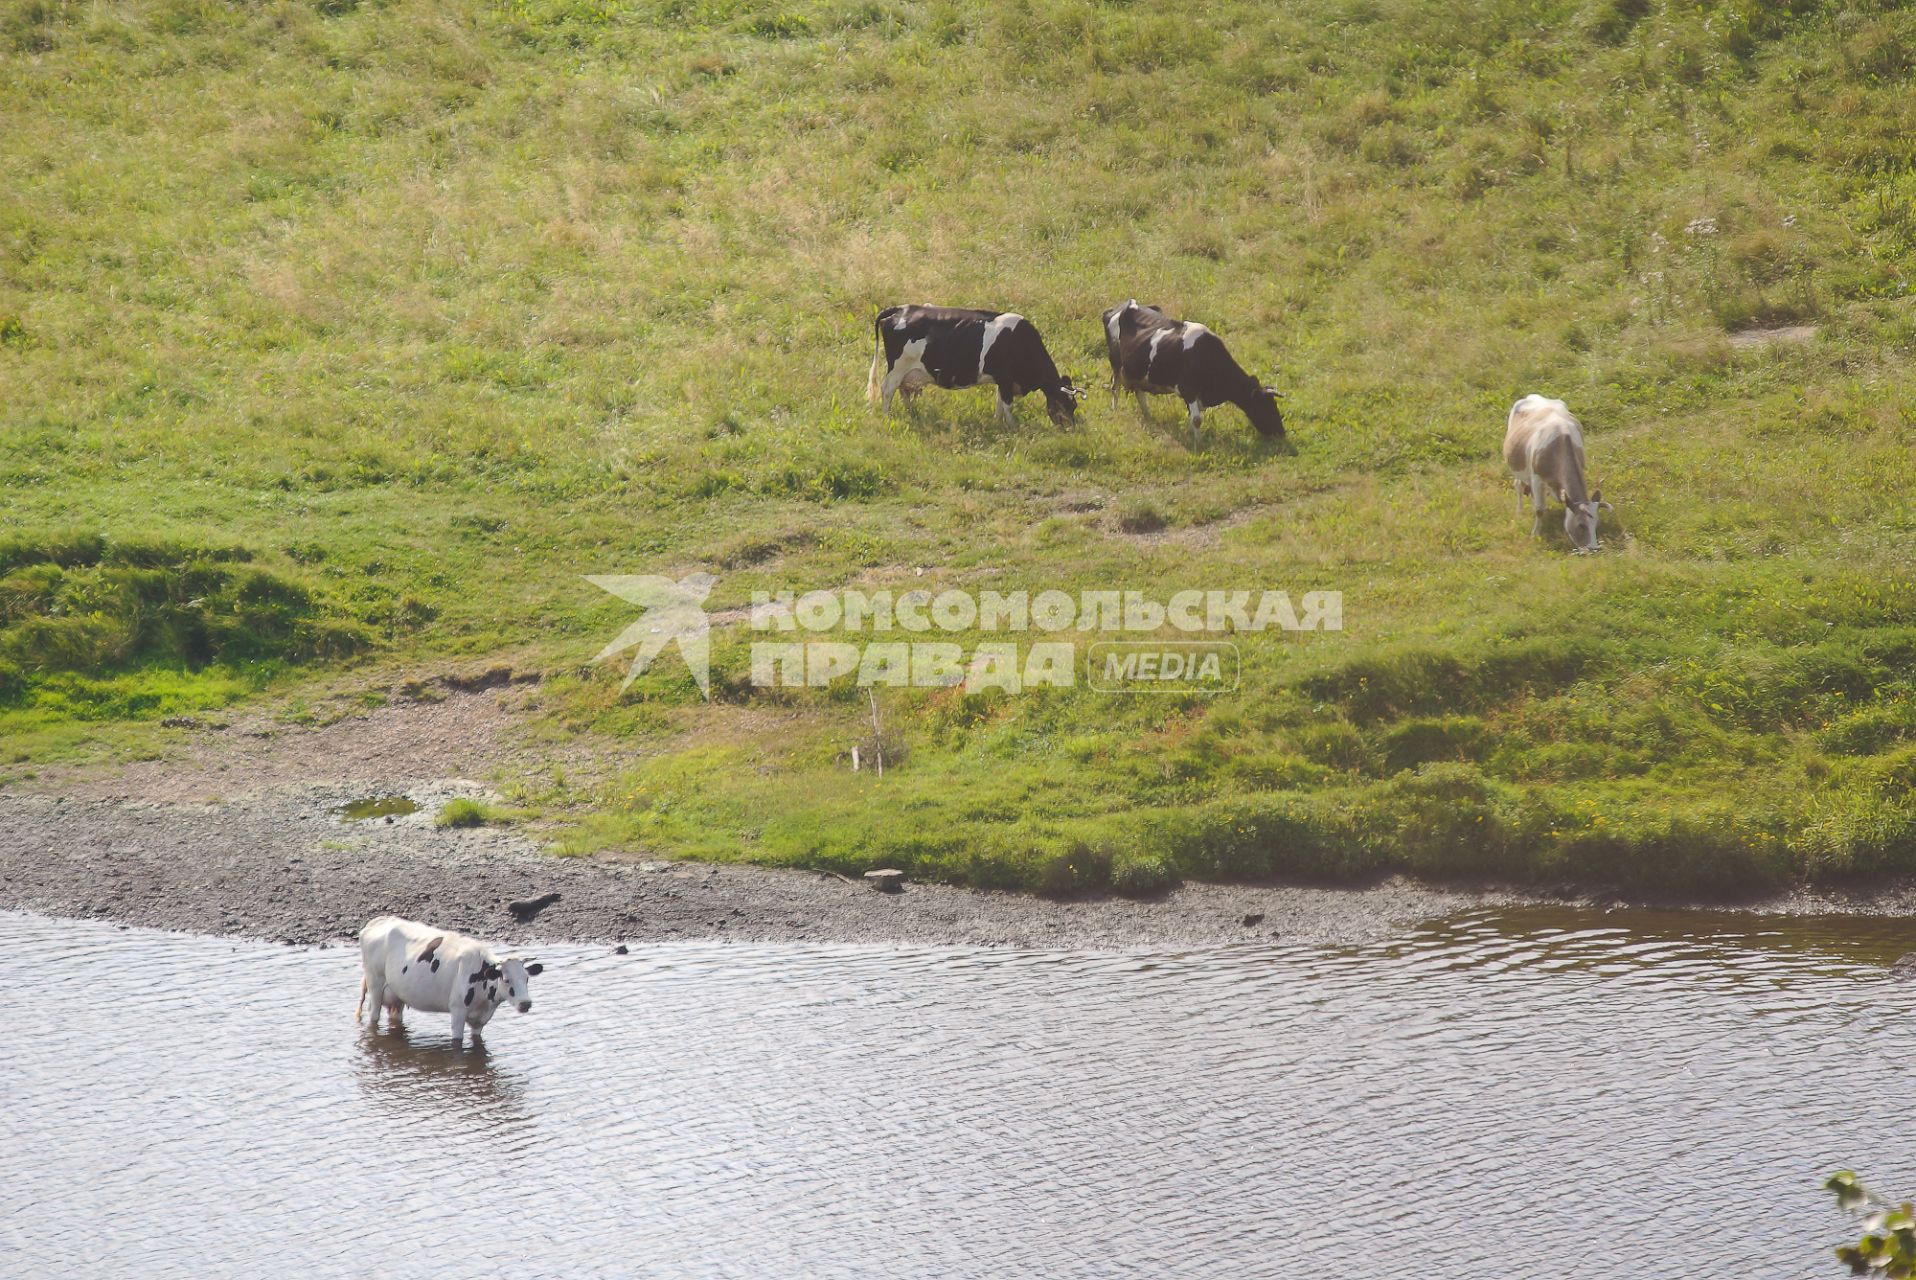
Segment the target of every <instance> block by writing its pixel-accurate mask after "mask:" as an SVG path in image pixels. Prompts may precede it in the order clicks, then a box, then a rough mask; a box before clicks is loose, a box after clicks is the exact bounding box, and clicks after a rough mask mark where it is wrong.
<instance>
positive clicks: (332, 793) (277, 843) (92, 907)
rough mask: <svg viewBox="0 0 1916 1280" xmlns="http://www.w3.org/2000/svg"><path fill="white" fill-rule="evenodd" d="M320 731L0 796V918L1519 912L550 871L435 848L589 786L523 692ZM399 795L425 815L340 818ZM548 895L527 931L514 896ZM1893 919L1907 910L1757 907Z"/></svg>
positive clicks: (1034, 934) (1095, 935) (1122, 923)
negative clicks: (884, 889)
mask: <svg viewBox="0 0 1916 1280" xmlns="http://www.w3.org/2000/svg"><path fill="white" fill-rule="evenodd" d="M445 692H446V696H444V697H438V698H434V699H428V700H424V701H407V702H401V703H398V704H395V705H393V706H389V707H384V708H381V709H378V710H375V711H371V712H368V713H365V714H361V715H356V716H352V717H350V718H347V719H344V720H341V721H339V722H336V723H333V724H330V725H327V726H324V727H318V728H289V727H286V726H282V725H275V724H272V723H270V722H267V721H264V720H252V721H246V720H239V721H235V722H233V723H230V724H227V725H225V726H224V727H221V728H215V727H213V726H210V725H199V726H188V727H185V728H183V729H182V732H181V738H180V742H179V744H178V748H177V750H176V751H175V752H174V753H173V754H171V755H170V756H169V757H167V758H165V759H161V760H155V761H142V762H139V763H136V764H131V765H126V766H120V767H115V768H108V769H86V770H73V769H69V770H57V771H46V772H42V773H40V774H39V775H38V776H36V777H33V778H30V779H26V780H22V781H16V782H14V783H13V784H11V785H10V786H9V787H8V788H7V789H5V790H3V791H0V909H15V910H29V911H40V912H47V913H50V914H56V915H70V916H82V917H93V918H104V919H111V920H116V921H121V922H125V923H129V924H141V925H151V926H156V927H160V928H169V929H180V930H186V931H191V932H197V933H212V934H232V935H244V936H252V937H264V938H275V939H281V940H285V941H289V942H300V943H311V942H320V941H324V940H327V939H337V938H346V937H350V936H351V935H352V934H354V933H355V932H356V931H357V930H358V928H359V926H360V925H361V924H362V923H363V922H364V921H365V920H366V919H367V918H369V917H371V916H374V915H378V914H380V913H383V912H396V913H399V914H403V915H411V916H417V917H421V918H425V919H430V920H432V921H434V922H437V923H443V924H446V925H449V926H452V927H454V928H458V929H463V930H469V931H473V932H476V933H481V934H484V935H485V936H488V937H496V938H500V939H502V940H508V941H510V940H516V939H532V938H545V939H552V940H577V941H599V940H604V941H614V940H618V941H631V942H648V941H659V940H667V939H687V938H736V939H745V940H762V941H779V942H793V941H811V942H876V943H904V944H967V945H983V946H1017V947H1130V946H1145V945H1198V944H1209V943H1218V942H1231V941H1248V940H1255V939H1269V938H1273V937H1276V938H1283V939H1286V940H1292V941H1317V942H1359V941H1366V940H1372V939H1376V938H1380V937H1385V936H1388V935H1389V934H1391V933H1393V932H1395V931H1397V930H1400V929H1402V928H1403V927H1405V926H1406V925H1409V924H1413V923H1415V922H1417V921H1420V920H1425V919H1429V918H1432V917H1435V916H1441V915H1447V914H1452V913H1455V912H1458V911H1463V910H1468V909H1471V908H1476V907H1486V906H1496V905H1507V904H1515V903H1519V902H1524V901H1534V900H1536V899H1535V898H1534V897H1532V896H1530V895H1526V894H1523V893H1519V892H1512V891H1501V890H1496V891H1458V890H1449V889H1438V888H1431V887H1427V886H1423V885H1419V884H1415V883H1411V882H1407V881H1402V880H1396V881H1391V882H1388V883H1386V884H1384V885H1381V886H1377V887H1374V888H1368V889H1317V888H1298V887H1270V886H1223V885H1189V886H1186V887H1185V888H1183V889H1181V890H1179V891H1177V892H1175V893H1173V894H1171V895H1169V896H1168V897H1165V898H1163V899H1159V900H1155V901H1150V902H1132V901H1127V900H1123V899H1101V900H1096V901H1088V902H1050V901H1045V900H1041V899H1034V898H1028V897H1024V896H1021V895H1016V894H1005V893H989V892H979V891H974V890H967V889H956V888H949V887H945V886H938V885H912V886H911V887H910V888H909V889H908V890H907V891H906V892H904V893H902V894H896V895H887V894H879V893H876V892H873V891H872V890H870V889H868V888H866V887H865V886H864V885H862V884H853V883H848V882H847V881H845V880H843V879H840V878H838V877H835V876H831V875H823V874H819V873H816V872H806V871H786V870H768V869H762V868H756V867H743V866H706V865H702V864H691V863H665V862H658V861H646V860H641V859H639V858H637V857H633V858H629V859H618V858H595V859H589V860H588V859H566V858H558V857H555V856H553V855H551V854H550V853H548V852H546V851H544V850H542V849H541V848H540V847H539V846H537V845H536V844H534V843H533V842H532V841H531V840H529V839H528V838H526V837H525V836H524V835H522V834H520V833H518V832H516V831H512V830H494V829H480V830H445V829H440V828H437V827H435V826H434V825H433V823H432V815H433V814H434V813H435V812H436V811H437V810H438V808H439V807H440V806H441V805H443V804H444V803H445V802H446V801H447V800H449V799H451V798H453V797H455V796H461V795H471V796H480V795H484V794H486V787H485V785H484V784H482V783H480V782H476V781H468V780H465V779H466V778H470V777H473V776H487V777H495V778H496V777H500V776H511V775H513V774H514V773H515V772H517V773H525V772H530V771H534V770H540V769H547V768H550V767H552V766H553V765H554V764H563V765H569V766H572V767H585V766H587V765H589V762H586V761H580V760H566V759H564V758H563V754H562V753H555V752H554V751H552V750H550V749H538V750H535V749H531V748H528V747H527V746H525V745H524V744H523V742H521V741H520V740H519V739H518V738H517V737H516V735H515V731H514V726H515V725H516V723H518V722H520V721H521V720H522V719H523V717H521V716H520V715H519V712H520V711H521V710H522V709H523V707H524V704H525V702H526V701H527V700H529V699H531V698H533V697H536V693H535V692H534V691H532V690H529V689H527V688H524V687H521V686H519V685H515V684H512V683H510V682H509V681H507V680H505V679H503V678H502V679H499V680H495V681H493V682H492V683H491V684H490V685H489V686H487V687H484V688H479V689H472V690H464V691H462V690H459V689H457V688H451V689H448V690H446V691H445ZM398 794H403V795H406V796H409V797H411V798H412V800H413V801H415V802H416V803H417V804H418V805H419V811H418V812H416V813H413V814H410V815H405V816H399V817H395V818H393V819H391V820H390V821H389V820H386V819H383V818H376V819H373V820H370V821H357V822H356V821H350V820H347V819H346V818H344V817H343V816H342V815H341V814H340V813H339V812H338V810H339V809H340V807H341V806H343V805H345V804H347V803H349V802H352V801H356V800H362V799H365V798H367V797H369V796H379V795H398ZM550 892H557V893H559V894H560V895H561V896H560V899H559V901H558V902H557V903H555V904H554V905H552V906H551V907H549V908H547V909H546V910H545V911H544V913H543V914H541V915H540V916H539V917H538V918H537V919H536V921H534V922H532V923H530V924H522V923H519V922H517V921H515V920H514V919H513V918H512V917H511V915H510V914H509V913H508V912H507V910H506V908H505V904H506V903H507V902H508V901H512V900H515V899H525V898H531V897H536V896H538V895H540V894H544V893H550ZM1756 905H1757V906H1759V907H1761V908H1762V909H1766V910H1778V911H1790V912H1824V911H1870V912H1893V913H1897V914H1904V913H1908V912H1909V911H1910V910H1912V908H1916V892H1911V891H1910V890H1907V889H1905V890H1900V891H1896V892H1890V893H1882V894H1876V895H1872V896H1870V897H1867V898H1859V899H1844V898H1834V897H1828V896H1816V895H1808V894H1799V895H1795V896H1791V897H1787V898H1780V899H1774V900H1770V901H1767V902H1764V903H1761V904H1756Z"/></svg>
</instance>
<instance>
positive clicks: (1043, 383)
mask: <svg viewBox="0 0 1916 1280" xmlns="http://www.w3.org/2000/svg"><path fill="white" fill-rule="evenodd" d="M875 327H876V329H877V332H878V350H877V352H876V354H874V355H873V356H872V368H871V377H870V378H869V379H867V381H866V386H865V391H866V395H867V396H868V397H869V398H871V399H872V400H874V401H877V400H880V399H881V398H882V400H883V403H884V407H885V411H886V412H887V413H889V412H890V411H891V397H892V393H893V392H895V391H903V392H904V393H905V394H906V395H907V396H913V395H916V394H917V393H918V392H919V391H921V390H922V389H924V388H925V387H927V386H929V385H931V384H932V383H937V384H938V385H939V386H941V387H948V388H956V387H975V386H979V385H981V384H985V383H989V384H991V385H992V386H995V387H997V388H998V418H999V420H1000V421H1002V422H1003V423H1004V424H1005V425H1006V426H1011V425H1012V420H1011V402H1012V401H1013V400H1016V399H1017V398H1018V397H1019V396H1021V395H1025V394H1026V393H1028V392H1032V391H1042V392H1043V393H1044V401H1045V407H1046V409H1048V410H1049V411H1050V413H1051V420H1052V421H1053V422H1055V423H1057V424H1058V425H1059V426H1061V427H1068V426H1071V425H1072V424H1073V423H1074V422H1075V421H1076V420H1077V409H1078V398H1079V396H1080V395H1081V394H1082V393H1081V392H1079V390H1078V389H1077V388H1076V387H1074V386H1072V385H1071V379H1069V378H1067V377H1065V376H1063V375H1062V374H1060V373H1059V372H1058V366H1057V365H1056V364H1054V363H1052V360H1051V353H1050V352H1049V351H1046V350H1045V346H1044V339H1043V338H1041V337H1039V336H1038V328H1037V326H1036V325H1034V324H1032V323H1031V321H1029V320H1027V319H1025V318H1024V317H1023V316H1021V315H1019V314H1018V313H1017V312H1015V311H970V310H965V309H964V308H960V307H924V306H908V307H886V308H885V309H884V310H883V311H880V312H879V313H878V320H877V322H876V325H875ZM881 366H882V367H883V369H884V374H883V377H882V379H881V377H880V374H879V369H880V367H881Z"/></svg>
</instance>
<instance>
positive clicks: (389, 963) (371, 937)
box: [360, 916, 483, 1012]
mask: <svg viewBox="0 0 1916 1280" xmlns="http://www.w3.org/2000/svg"><path fill="white" fill-rule="evenodd" d="M433 939H439V945H437V947H433V954H431V958H427V960H422V962H420V964H414V960H416V958H420V952H422V950H423V949H425V945H427V943H431V941H433ZM468 950H483V947H481V943H477V941H473V939H469V937H466V935H464V933H454V931H452V929H439V927H433V926H429V924H420V922H418V920H404V918H400V916H379V918H376V920H370V922H368V924H366V927H364V929H360V960H362V962H364V964H366V968H368V971H374V970H377V971H379V973H383V977H385V989H387V991H389V993H391V994H397V996H399V998H400V1000H404V1002H406V1004H408V1006H412V1008H416V1010H427V1012H445V1010H446V1008H448V1000H450V991H452V973H454V970H456V968H458V960H460V956H464V954H466V952H468Z"/></svg>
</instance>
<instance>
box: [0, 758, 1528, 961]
mask: <svg viewBox="0 0 1916 1280" xmlns="http://www.w3.org/2000/svg"><path fill="white" fill-rule="evenodd" d="M406 790H407V791H408V792H409V793H411V794H414V795H422V798H425V799H427V800H429V801H440V800H443V799H445V798H450V796H451V795H453V794H458V793H460V792H461V791H462V790H467V791H478V790H480V788H478V787H477V786H476V785H475V784H469V783H468V784H459V783H447V782H434V783H415V784H412V785H411V786H410V787H408V788H406ZM360 796H361V790H360V789H358V788H343V787H339V786H312V787H304V788H286V789H279V790H276V791H274V792H271V793H268V794H266V795H261V796H255V797H250V798H248V799H247V800H245V801H242V802H234V803H227V804H218V805H193V806H180V805H163V804H154V803H150V802H142V801H129V800H108V799H67V798H60V797H49V796H41V795H22V794H4V795H0V909H8V910H23V911H34V912H39V913H43V914H48V915H56V916H70V917H78V918H85V919H105V920H112V921H116V922H120V923H125V924H135V925H146V926H151V927H155V928H164V929H174V930H180V931H182V932H189V933H204V934H217V935H232V936H242V937H259V938H269V939H274V940H277V941H282V942H288V943H300V944H314V943H321V942H328V941H338V940H342V939H346V938H350V937H351V936H353V935H354V934H355V933H356V932H357V931H358V929H359V926H360V925H361V924H363V923H364V922H365V921H366V920H367V919H368V918H370V917H371V916H374V915H379V914H382V913H385V912H393V913H396V914H400V915H408V916H415V917H418V918H422V919H427V920H431V921H433V922H434V923H439V924H445V925H448V926H451V927H453V928H456V929H460V930H463V931H467V932H472V933H476V934H479V935H481V936H484V937H488V938H497V939H500V940H501V941H507V942H515V941H530V940H534V939H543V940H548V941H577V942H586V941H604V942H659V941H671V940H686V939H737V940H740V941H761V942H818V943H888V944H905V945H947V944H948V945H967V946H1006V947H1137V946H1177V945H1205V944H1214V943H1219V942H1233V941H1250V940H1254V939H1270V938H1283V939H1287V940H1292V941H1302V940H1309V941H1317V942H1361V941H1368V940H1373V939H1376V938H1379V937H1384V936H1388V935H1389V934H1391V933H1393V932H1395V931H1397V930H1399V929H1402V928H1404V927H1405V926H1407V925H1410V924H1414V923H1416V922H1417V921H1420V920H1424V919H1429V918H1431V917H1434V916H1441V915H1449V914H1453V913H1455V912H1458V911H1463V910H1468V909H1471V908H1473V907H1484V906H1493V905H1499V904H1504V903H1514V902H1519V901H1525V900H1528V899H1526V898H1524V897H1523V896H1522V895H1517V894H1504V893H1497V892H1457V891H1450V890H1442V889H1432V888H1427V887H1424V886H1421V885H1416V884H1411V883H1408V882H1400V881H1393V882H1390V883H1387V884H1384V885H1381V886H1378V887H1375V888H1370V889H1362V890H1352V889H1319V888H1300V887H1272V886H1251V885H1188V886H1186V887H1185V888H1183V889H1181V890H1178V891H1177V892H1175V893H1172V894H1170V895H1168V896H1166V897H1164V898H1161V899H1157V900H1154V901H1149V902H1133V901H1129V900H1125V899H1121V898H1106V899H1095V900H1089V901H1077V902H1053V901H1047V900H1045V899H1040V898H1032V897H1026V896H1024V895H1020V894H1011V893H996V892H985V891H978V890H970V889H960V888H953V887H950V886H946V885H932V884H912V885H909V886H907V888H906V889H905V891H904V892H902V893H897V894H885V893H878V892H876V891H874V890H872V889H870V888H867V887H866V886H865V885H863V884H862V883H855V882H848V881H846V880H844V879H841V878H840V877H837V876H834V875H830V874H824V873H819V872H813V871H797V870H780V869H773V868H762V867H751V866H732V865H709V864H703V863H670V862H662V861H654V860H637V859H634V860H617V859H606V858H592V859H586V858H561V857H555V856H554V855H552V854H550V853H547V852H544V851H542V850H541V849H539V848H538V847H537V846H535V845H534V844H532V842H530V841H529V840H527V839H525V838H524V837H523V836H520V835H518V834H517V833H515V832H512V831H510V830H492V829H478V830H464V831H461V830H446V829H441V828H437V827H434V826H433V825H432V821H431V812H432V807H433V806H432V805H430V804H429V805H428V806H426V807H425V808H423V809H422V811H421V812H419V813H417V814H412V815H408V816H404V817H398V818H395V819H394V820H393V821H391V822H387V821H384V820H383V819H374V820H372V821H367V822H348V821H345V820H342V819H341V818H340V817H338V816H337V815H336V814H335V813H334V812H333V811H334V810H335V809H336V808H337V807H338V806H340V805H342V804H344V803H346V802H347V801H349V800H352V799H356V798H360ZM554 892H556V893H558V894H559V895H560V898H559V900H558V901H557V902H555V903H554V904H552V905H551V906H549V907H547V908H546V909H545V910H544V911H542V912H541V913H540V914H539V915H538V917H537V918H536V919H535V920H533V921H532V922H530V923H523V924H522V923H520V922H518V921H516V920H515V919H513V917H512V915H511V913H510V912H509V911H508V910H507V908H506V905H505V904H506V903H508V902H510V901H514V900H522V899H527V898H532V897H537V896H540V895H543V894H547V893H554ZM1247 920H1248V921H1249V923H1246V922H1247Z"/></svg>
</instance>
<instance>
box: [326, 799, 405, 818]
mask: <svg viewBox="0 0 1916 1280" xmlns="http://www.w3.org/2000/svg"><path fill="white" fill-rule="evenodd" d="M418 812H419V806H418V805H417V804H415V803H414V802H413V800H412V798H411V797H409V796H368V797H367V798H366V799H364V800H355V801H353V802H352V803H351V804H342V805H338V806H335V807H334V809H333V814H334V816H335V817H337V818H339V819H340V820H341V821H343V822H367V821H370V820H371V819H373V818H403V817H405V816H406V815H407V814H409V813H418Z"/></svg>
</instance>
